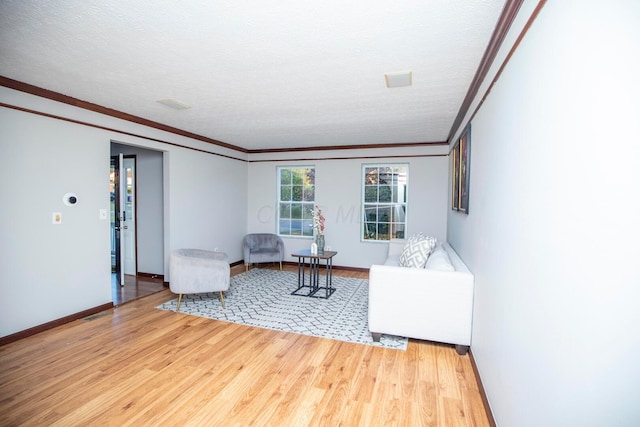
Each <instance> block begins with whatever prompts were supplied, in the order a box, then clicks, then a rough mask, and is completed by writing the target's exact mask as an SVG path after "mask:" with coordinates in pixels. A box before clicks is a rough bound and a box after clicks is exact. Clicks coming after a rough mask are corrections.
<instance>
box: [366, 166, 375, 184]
mask: <svg viewBox="0 0 640 427" xmlns="http://www.w3.org/2000/svg"><path fill="white" fill-rule="evenodd" d="M364 179H365V185H371V184H377V183H378V168H364Z"/></svg>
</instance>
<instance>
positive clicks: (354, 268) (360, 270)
mask: <svg viewBox="0 0 640 427" xmlns="http://www.w3.org/2000/svg"><path fill="white" fill-rule="evenodd" d="M282 263H283V264H285V265H292V266H294V267H297V266H298V262H297V261H282ZM322 265H323V266H324V264H322ZM332 268H333V269H334V270H343V271H358V272H360V273H368V272H369V269H368V268H362V267H347V266H340V265H334V266H332Z"/></svg>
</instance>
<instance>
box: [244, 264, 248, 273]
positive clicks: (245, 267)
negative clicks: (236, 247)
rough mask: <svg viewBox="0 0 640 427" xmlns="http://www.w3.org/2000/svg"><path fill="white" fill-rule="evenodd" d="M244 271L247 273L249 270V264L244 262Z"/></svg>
mask: <svg viewBox="0 0 640 427" xmlns="http://www.w3.org/2000/svg"><path fill="white" fill-rule="evenodd" d="M244 272H245V273H248V272H249V264H245V265H244Z"/></svg>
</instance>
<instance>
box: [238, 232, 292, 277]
mask: <svg viewBox="0 0 640 427" xmlns="http://www.w3.org/2000/svg"><path fill="white" fill-rule="evenodd" d="M242 252H243V253H244V266H245V271H249V265H250V264H257V263H261V262H279V263H280V270H282V260H283V259H284V242H283V241H282V239H281V238H280V236H278V235H277V234H270V233H253V234H247V235H246V236H244V241H243V242H242Z"/></svg>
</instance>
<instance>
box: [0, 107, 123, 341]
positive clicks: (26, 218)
mask: <svg viewBox="0 0 640 427" xmlns="http://www.w3.org/2000/svg"><path fill="white" fill-rule="evenodd" d="M0 159H2V167H1V168H0V181H1V182H2V187H1V188H0V194H1V196H2V197H0V236H1V237H0V271H1V272H2V275H1V276H0V293H1V294H2V298H0V336H5V335H9V334H11V333H14V332H17V331H21V330H24V329H28V328H30V327H33V326H36V325H39V324H42V323H46V322H48V321H51V320H54V319H58V318H61V317H64V316H67V315H69V314H72V313H77V312H80V311H83V310H86V309H88V308H92V307H97V306H100V305H102V304H106V303H109V302H110V301H111V290H110V285H109V284H110V277H111V275H110V272H111V264H110V248H109V221H108V220H107V219H105V220H100V219H99V218H100V217H99V212H100V209H107V212H108V208H109V203H108V202H109V173H108V171H109V162H108V159H109V140H108V138H104V137H103V136H102V135H101V132H99V131H97V130H96V129H91V128H86V127H79V126H74V125H71V124H69V123H65V122H61V121H58V120H54V119H50V118H45V117H40V116H33V115H29V114H26V113H22V112H18V111H15V110H9V109H6V108H2V109H1V110H0ZM68 192H74V193H76V194H77V197H78V204H77V205H76V206H66V205H65V204H64V203H63V195H64V194H65V193H68ZM53 212H60V213H61V214H62V223H61V224H58V225H53V224H52V213H53Z"/></svg>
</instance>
